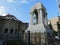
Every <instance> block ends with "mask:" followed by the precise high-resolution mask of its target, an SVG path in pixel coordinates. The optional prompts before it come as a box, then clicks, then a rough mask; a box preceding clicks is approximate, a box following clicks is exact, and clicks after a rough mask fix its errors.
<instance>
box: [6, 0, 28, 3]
mask: <svg viewBox="0 0 60 45" xmlns="http://www.w3.org/2000/svg"><path fill="white" fill-rule="evenodd" d="M6 1H7V2H10V3H11V2H13V3H17V4H22V3H23V4H25V3H28V1H27V0H20V1H17V0H6Z"/></svg>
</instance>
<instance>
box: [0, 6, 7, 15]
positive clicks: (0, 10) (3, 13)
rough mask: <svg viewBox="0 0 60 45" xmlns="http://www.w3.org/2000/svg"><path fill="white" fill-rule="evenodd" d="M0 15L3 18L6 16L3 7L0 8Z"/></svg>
mask: <svg viewBox="0 0 60 45" xmlns="http://www.w3.org/2000/svg"><path fill="white" fill-rule="evenodd" d="M0 15H2V16H5V15H6V10H5V7H3V6H0Z"/></svg>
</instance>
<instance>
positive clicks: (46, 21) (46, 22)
mask: <svg viewBox="0 0 60 45" xmlns="http://www.w3.org/2000/svg"><path fill="white" fill-rule="evenodd" d="M45 25H46V26H48V19H47V15H45Z"/></svg>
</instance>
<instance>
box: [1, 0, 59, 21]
mask: <svg viewBox="0 0 60 45" xmlns="http://www.w3.org/2000/svg"><path fill="white" fill-rule="evenodd" d="M39 1H40V2H42V3H43V5H44V6H45V7H46V10H47V13H48V19H50V18H53V17H55V16H58V8H57V4H56V0H0V15H2V16H4V15H5V14H12V15H14V16H16V18H17V19H19V20H21V21H22V22H29V21H30V8H31V7H32V6H33V5H34V4H36V3H38V2H39Z"/></svg>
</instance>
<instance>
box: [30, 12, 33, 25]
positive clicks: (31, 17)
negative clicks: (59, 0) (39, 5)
mask: <svg viewBox="0 0 60 45" xmlns="http://www.w3.org/2000/svg"><path fill="white" fill-rule="evenodd" d="M31 25H33V13H30V26H31Z"/></svg>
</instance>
